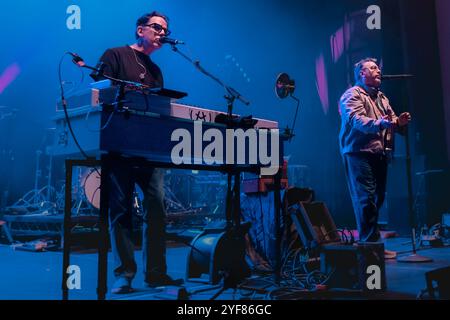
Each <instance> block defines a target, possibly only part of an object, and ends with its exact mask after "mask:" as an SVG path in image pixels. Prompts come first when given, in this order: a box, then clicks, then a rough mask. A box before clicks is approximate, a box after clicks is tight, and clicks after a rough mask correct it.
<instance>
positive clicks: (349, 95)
mask: <svg viewBox="0 0 450 320" xmlns="http://www.w3.org/2000/svg"><path fill="white" fill-rule="evenodd" d="M375 96H376V101H377V102H378V103H376V102H374V101H373V100H372V99H371V98H370V96H369V93H367V91H366V90H365V89H364V88H362V87H360V86H354V87H352V88H350V89H348V90H347V91H346V92H345V93H344V94H343V95H342V97H341V100H340V102H339V112H340V114H341V132H340V134H339V142H340V148H341V154H342V155H344V154H346V153H354V152H369V153H374V154H385V151H386V150H385V148H387V147H389V148H393V145H394V143H393V138H394V134H393V132H392V131H393V130H385V129H383V128H382V126H381V122H382V121H381V118H382V117H383V116H385V115H390V116H391V120H392V121H396V120H397V116H396V115H395V113H394V110H393V109H392V107H391V106H390V104H389V100H388V98H386V96H385V95H384V94H383V93H382V92H381V91H379V92H378V93H375ZM387 144H388V145H387Z"/></svg>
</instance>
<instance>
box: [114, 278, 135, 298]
mask: <svg viewBox="0 0 450 320" xmlns="http://www.w3.org/2000/svg"><path fill="white" fill-rule="evenodd" d="M133 291H134V290H133V288H132V287H131V279H128V278H118V279H117V280H116V282H114V284H113V287H112V289H111V293H114V294H127V293H131V292H133Z"/></svg>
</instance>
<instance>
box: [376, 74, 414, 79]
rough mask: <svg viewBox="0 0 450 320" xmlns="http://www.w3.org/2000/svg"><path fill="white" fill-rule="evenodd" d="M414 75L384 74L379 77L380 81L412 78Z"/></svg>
mask: <svg viewBox="0 0 450 320" xmlns="http://www.w3.org/2000/svg"><path fill="white" fill-rule="evenodd" d="M412 77H414V75H412V74H385V75H382V76H381V80H397V79H406V78H412Z"/></svg>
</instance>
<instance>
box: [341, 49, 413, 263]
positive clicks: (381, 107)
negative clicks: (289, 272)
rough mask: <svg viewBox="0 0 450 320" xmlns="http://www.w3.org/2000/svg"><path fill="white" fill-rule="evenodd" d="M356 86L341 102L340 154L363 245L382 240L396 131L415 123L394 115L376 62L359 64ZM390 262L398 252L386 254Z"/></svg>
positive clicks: (386, 252)
mask: <svg viewBox="0 0 450 320" xmlns="http://www.w3.org/2000/svg"><path fill="white" fill-rule="evenodd" d="M354 72H355V81H356V84H355V86H354V87H352V88H350V89H348V90H347V91H346V92H345V93H344V94H343V96H342V97H341V100H340V105H339V112H340V114H341V132H340V135H339V142H340V150H341V154H342V157H343V160H344V165H345V172H346V177H347V184H348V187H349V191H350V195H351V199H352V202H353V209H354V211H355V216H356V222H357V226H358V231H359V239H360V241H361V242H377V241H379V240H380V232H379V228H378V213H379V210H380V208H381V206H382V204H383V201H384V198H385V192H386V179H387V166H388V162H389V156H390V154H391V152H392V151H393V150H392V149H393V145H394V143H393V137H394V133H393V132H394V131H397V132H402V130H403V129H404V128H405V127H406V125H407V124H408V123H409V122H410V121H411V115H410V114H409V113H407V112H405V113H402V114H401V115H400V116H398V117H397V116H396V115H395V112H394V111H393V109H392V107H391V106H390V104H389V100H388V99H387V98H386V96H385V95H384V94H383V93H382V92H381V91H380V86H381V71H380V69H379V67H378V65H377V60H376V59H373V58H367V59H364V60H361V61H359V62H358V63H357V64H356V65H355V70H354ZM385 257H386V258H395V257H396V253H395V252H392V251H388V250H386V251H385Z"/></svg>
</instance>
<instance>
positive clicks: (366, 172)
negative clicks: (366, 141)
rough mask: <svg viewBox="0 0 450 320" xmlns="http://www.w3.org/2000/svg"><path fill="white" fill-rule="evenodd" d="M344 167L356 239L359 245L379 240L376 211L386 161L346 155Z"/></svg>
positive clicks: (381, 196) (367, 155) (383, 188)
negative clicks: (354, 219) (356, 229)
mask: <svg viewBox="0 0 450 320" xmlns="http://www.w3.org/2000/svg"><path fill="white" fill-rule="evenodd" d="M344 165H345V172H346V177H347V184H348V188H349V191H350V196H351V199H352V203H353V209H354V211H355V216H356V223H357V226H358V232H359V239H360V241H362V242H376V241H379V240H380V232H379V228H378V212H379V210H380V208H381V206H382V205H383V201H384V198H385V194H386V179H387V165H388V161H387V159H386V157H385V156H383V155H376V154H371V153H364V152H360V153H347V154H345V155H344Z"/></svg>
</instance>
